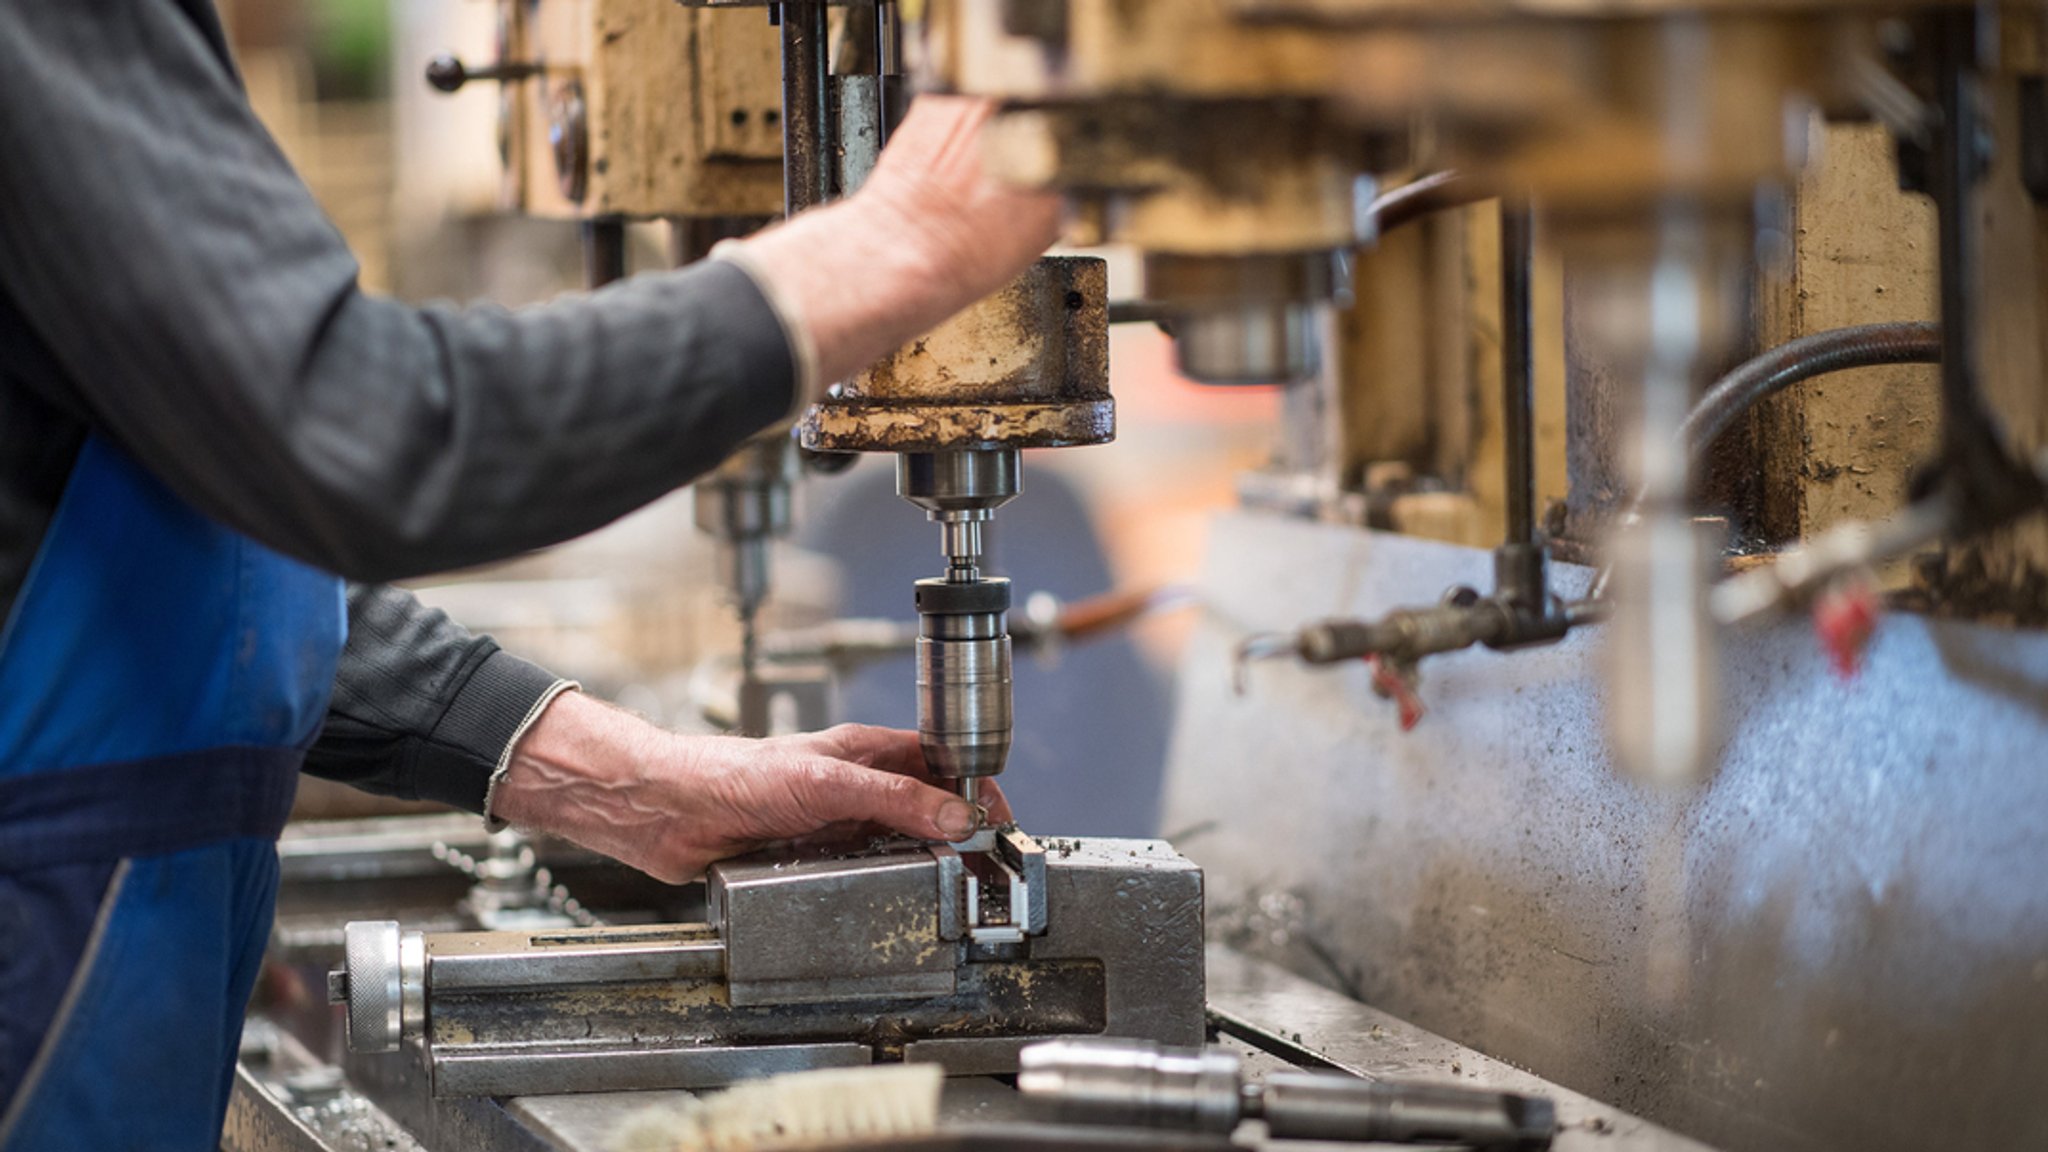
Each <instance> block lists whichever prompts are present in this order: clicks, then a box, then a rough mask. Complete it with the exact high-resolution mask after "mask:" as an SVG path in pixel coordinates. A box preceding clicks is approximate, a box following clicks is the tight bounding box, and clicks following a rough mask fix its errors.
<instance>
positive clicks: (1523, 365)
mask: <svg viewBox="0 0 2048 1152" xmlns="http://www.w3.org/2000/svg"><path fill="white" fill-rule="evenodd" d="M1535 247H1536V223H1535V219H1534V216H1533V214H1532V213H1531V211H1530V209H1529V206H1528V205H1527V204H1525V203H1523V204H1518V203H1514V202H1511V201H1507V200H1503V201H1501V206H1500V345H1501V411H1502V430H1503V432H1504V434H1505V436H1506V448H1505V451H1504V453H1503V455H1504V456H1505V458H1506V466H1507V528H1508V535H1507V542H1508V543H1509V544H1534V543H1536V381H1535V347H1534V341H1535V336H1534V332H1535V324H1534V322H1533V318H1532V316H1531V314H1530V291H1529V276H1530V266H1531V264H1532V263H1533V262H1534V260H1535Z"/></svg>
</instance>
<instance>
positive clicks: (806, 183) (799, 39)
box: [775, 0, 831, 216]
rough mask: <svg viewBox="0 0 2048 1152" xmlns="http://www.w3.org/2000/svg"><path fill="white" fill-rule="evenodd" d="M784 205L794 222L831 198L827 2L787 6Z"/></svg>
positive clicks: (783, 17)
mask: <svg viewBox="0 0 2048 1152" xmlns="http://www.w3.org/2000/svg"><path fill="white" fill-rule="evenodd" d="M775 11H776V15H777V19H778V20H779V21H780V22H781V24H782V188H783V193H782V200H783V206H784V208H785V210H786V211H787V213H788V214H789V215H791V216H794V215H796V214H797V213H799V212H801V211H803V210H804V209H806V208H809V207H812V206H813V205H817V204H822V203H824V202H825V200H826V199H827V198H828V197H829V196H830V194H831V186H830V184H829V183H828V178H829V166H828V165H827V163H826V160H827V158H828V157H829V156H830V155H831V148H830V142H829V141H828V140H827V139H826V128H827V125H828V120H827V117H826V115H825V85H826V80H827V78H828V77H829V75H830V73H831V63H830V56H829V51H830V39H831V37H830V30H829V27H828V25H827V21H826V16H827V13H826V5H825V0H782V2H781V3H780V4H778V5H777V6H776V9H775Z"/></svg>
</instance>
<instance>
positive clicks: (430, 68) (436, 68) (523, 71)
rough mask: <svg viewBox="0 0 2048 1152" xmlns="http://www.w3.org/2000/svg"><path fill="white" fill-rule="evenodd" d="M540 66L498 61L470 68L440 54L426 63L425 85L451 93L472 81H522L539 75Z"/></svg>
mask: <svg viewBox="0 0 2048 1152" xmlns="http://www.w3.org/2000/svg"><path fill="white" fill-rule="evenodd" d="M540 71H541V66H540V65H539V64H536V63H533V62H531V61H524V60H500V61H498V62H497V63H496V64H490V65H486V66H485V67H482V68H471V67H470V66H469V65H467V64H464V63H463V62H462V61H461V60H460V59H458V58H456V57H454V56H451V55H449V54H448V53H445V52H444V53H442V54H441V55H439V56H436V57H434V58H433V59H432V60H429V61H427V83H428V84H430V85H432V86H433V87H434V88H435V89H436V90H437V91H441V92H453V91H455V90H456V89H458V88H460V87H462V86H463V85H464V84H467V83H469V82H470V81H472V80H524V79H526V78H527V77H528V76H537V75H539V74H540Z"/></svg>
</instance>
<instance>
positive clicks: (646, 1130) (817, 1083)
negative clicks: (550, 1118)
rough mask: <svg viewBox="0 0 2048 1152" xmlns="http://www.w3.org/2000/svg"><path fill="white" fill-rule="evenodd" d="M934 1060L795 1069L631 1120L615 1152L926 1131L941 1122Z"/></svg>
mask: <svg viewBox="0 0 2048 1152" xmlns="http://www.w3.org/2000/svg"><path fill="white" fill-rule="evenodd" d="M945 1078H946V1074H945V1070H944V1069H943V1068H941V1067H940V1066H939V1065H937V1064H882V1065H876V1066H874V1067H871V1068H827V1069H824V1070H822V1071H817V1072H792V1073H790V1074H788V1075H785V1076H771V1077H769V1078H767V1079H765V1080H751V1081H748V1082H746V1083H744V1084H737V1085H734V1086H733V1087H731V1088H728V1089H726V1090H725V1091H723V1092H718V1093H715V1094H711V1095H706V1096H701V1097H695V1098H692V1099H690V1100H687V1101H685V1102H683V1103H682V1104H679V1105H665V1106H661V1107H655V1108H648V1109H646V1110H645V1111H642V1112H639V1113H637V1114H635V1115H632V1116H629V1117H627V1118H626V1119H625V1120H624V1121H623V1122H621V1123H620V1125H619V1128H618V1131H617V1132H615V1133H614V1134H613V1136H612V1152H770V1150H773V1149H783V1148H815V1147H821V1146H824V1147H829V1146H832V1145H837V1144H867V1143H873V1142H877V1141H887V1140H899V1139H906V1138H909V1137H913V1136H926V1135H930V1134H931V1133H932V1132H934V1131H936V1130H937V1128H938V1125H939V1089H940V1088H941V1087H942V1086H943V1085H944V1083H945Z"/></svg>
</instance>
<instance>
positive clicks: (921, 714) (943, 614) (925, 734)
mask: <svg viewBox="0 0 2048 1152" xmlns="http://www.w3.org/2000/svg"><path fill="white" fill-rule="evenodd" d="M1018 469H1019V464H1018V459H1017V449H1015V448H956V449H951V450H948V451H944V452H910V453H905V454H903V455H901V456H899V457H897V460H896V491H897V493H898V494H900V495H901V496H903V498H904V499H906V500H909V501H910V502H911V503H912V504H915V505H917V506H918V507H920V508H922V509H924V510H925V515H926V516H927V517H929V518H930V519H931V520H932V521H934V522H935V523H937V524H938V525H939V527H940V533H941V550H942V551H944V553H945V555H946V574H945V575H944V576H938V577H931V578H927V579H924V580H919V581H918V582H917V620H918V637H917V732H918V736H919V738H920V743H921V744H922V745H923V746H924V758H925V763H926V764H928V765H930V766H931V769H932V772H933V773H934V774H935V775H937V776H938V777H939V778H940V779H942V780H946V781H948V782H950V783H951V784H952V785H953V787H954V788H956V789H957V790H958V791H959V793H960V795H961V797H962V798H963V799H965V800H966V801H967V802H968V803H970V804H978V803H980V797H979V790H980V785H981V780H982V778H984V777H987V776H994V775H996V774H997V773H999V772H1001V771H1002V770H1003V762H1004V761H1005V760H1006V759H1007V758H1008V757H1009V754H1010V728H1011V719H1010V634H1009V626H1008V619H1007V614H1008V612H1009V609H1010V582H1009V581H1008V580H1006V579H1004V578H1002V577H1000V576H997V577H987V576H983V575H982V574H981V559H982V526H983V525H984V524H987V523H988V522H989V521H990V520H991V519H992V518H993V517H994V515H995V510H996V509H997V508H998V507H1001V506H1002V505H1004V504H1007V503H1009V502H1010V501H1011V500H1012V499H1014V498H1015V497H1016V496H1017V494H1018V492H1019V491H1020V490H1021V489H1022V477H1021V476H1020V474H1019V471H1018Z"/></svg>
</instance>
